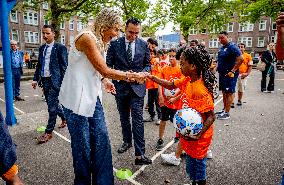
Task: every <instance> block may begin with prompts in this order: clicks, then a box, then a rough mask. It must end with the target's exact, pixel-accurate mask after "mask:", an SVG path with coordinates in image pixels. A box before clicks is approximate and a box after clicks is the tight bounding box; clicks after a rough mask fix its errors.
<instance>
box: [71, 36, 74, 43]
mask: <svg viewBox="0 0 284 185" xmlns="http://www.w3.org/2000/svg"><path fill="white" fill-rule="evenodd" d="M73 42H74V36H72V35H71V36H70V45H71V44H73Z"/></svg>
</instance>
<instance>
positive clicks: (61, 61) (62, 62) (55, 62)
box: [33, 42, 68, 91]
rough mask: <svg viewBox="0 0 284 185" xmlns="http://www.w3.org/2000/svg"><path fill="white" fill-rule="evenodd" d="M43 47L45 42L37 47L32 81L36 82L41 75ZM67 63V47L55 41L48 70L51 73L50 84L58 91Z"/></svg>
mask: <svg viewBox="0 0 284 185" xmlns="http://www.w3.org/2000/svg"><path fill="white" fill-rule="evenodd" d="M44 48H45V44H44V45H42V46H41V47H40V48H39V56H38V63H37V67H36V71H35V74H34V79H33V80H34V81H37V82H38V81H39V79H40V77H41V66H42V62H43V51H44ZM67 64H68V53H67V48H66V47H65V46H64V45H62V44H59V43H56V42H55V43H54V45H53V48H52V50H51V54H50V63H49V71H50V75H51V81H52V85H53V87H55V88H56V89H57V90H58V91H59V90H60V86H61V83H62V80H63V77H64V74H65V71H66V68H67Z"/></svg>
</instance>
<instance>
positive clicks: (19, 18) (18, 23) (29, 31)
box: [0, 3, 92, 55]
mask: <svg viewBox="0 0 284 185" xmlns="http://www.w3.org/2000/svg"><path fill="white" fill-rule="evenodd" d="M48 8H49V5H48V3H43V4H42V5H41V7H40V9H39V10H33V9H32V8H25V10H12V11H11V13H10V17H9V28H10V39H13V40H16V41H18V46H19V49H20V50H23V51H28V52H30V53H31V52H35V53H36V55H37V54H38V49H39V47H40V45H42V44H43V43H44V40H43V39H42V34H41V28H42V27H43V25H45V24H50V21H48V20H46V19H45V15H46V14H47V10H48ZM91 20H92V19H91ZM91 20H90V21H91ZM84 27H86V24H83V22H82V21H81V20H80V17H77V16H76V17H73V18H71V19H70V20H69V21H64V22H62V23H61V25H60V39H59V40H60V42H61V43H62V44H64V45H65V46H66V47H67V48H70V43H72V42H73V41H74V36H75V35H76V34H77V33H78V32H79V31H80V30H81V29H83V28H84ZM1 51H2V45H1V42H0V55H1Z"/></svg>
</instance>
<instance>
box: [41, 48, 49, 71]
mask: <svg viewBox="0 0 284 185" xmlns="http://www.w3.org/2000/svg"><path fill="white" fill-rule="evenodd" d="M48 47H49V46H48V45H46V46H45V50H44V52H43V56H42V57H43V60H42V65H41V76H43V77H44V66H45V56H46V52H47V48H48Z"/></svg>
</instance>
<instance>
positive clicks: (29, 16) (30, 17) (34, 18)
mask: <svg viewBox="0 0 284 185" xmlns="http://www.w3.org/2000/svg"><path fill="white" fill-rule="evenodd" d="M24 24H30V25H38V13H37V12H33V11H27V12H25V13H24Z"/></svg>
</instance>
